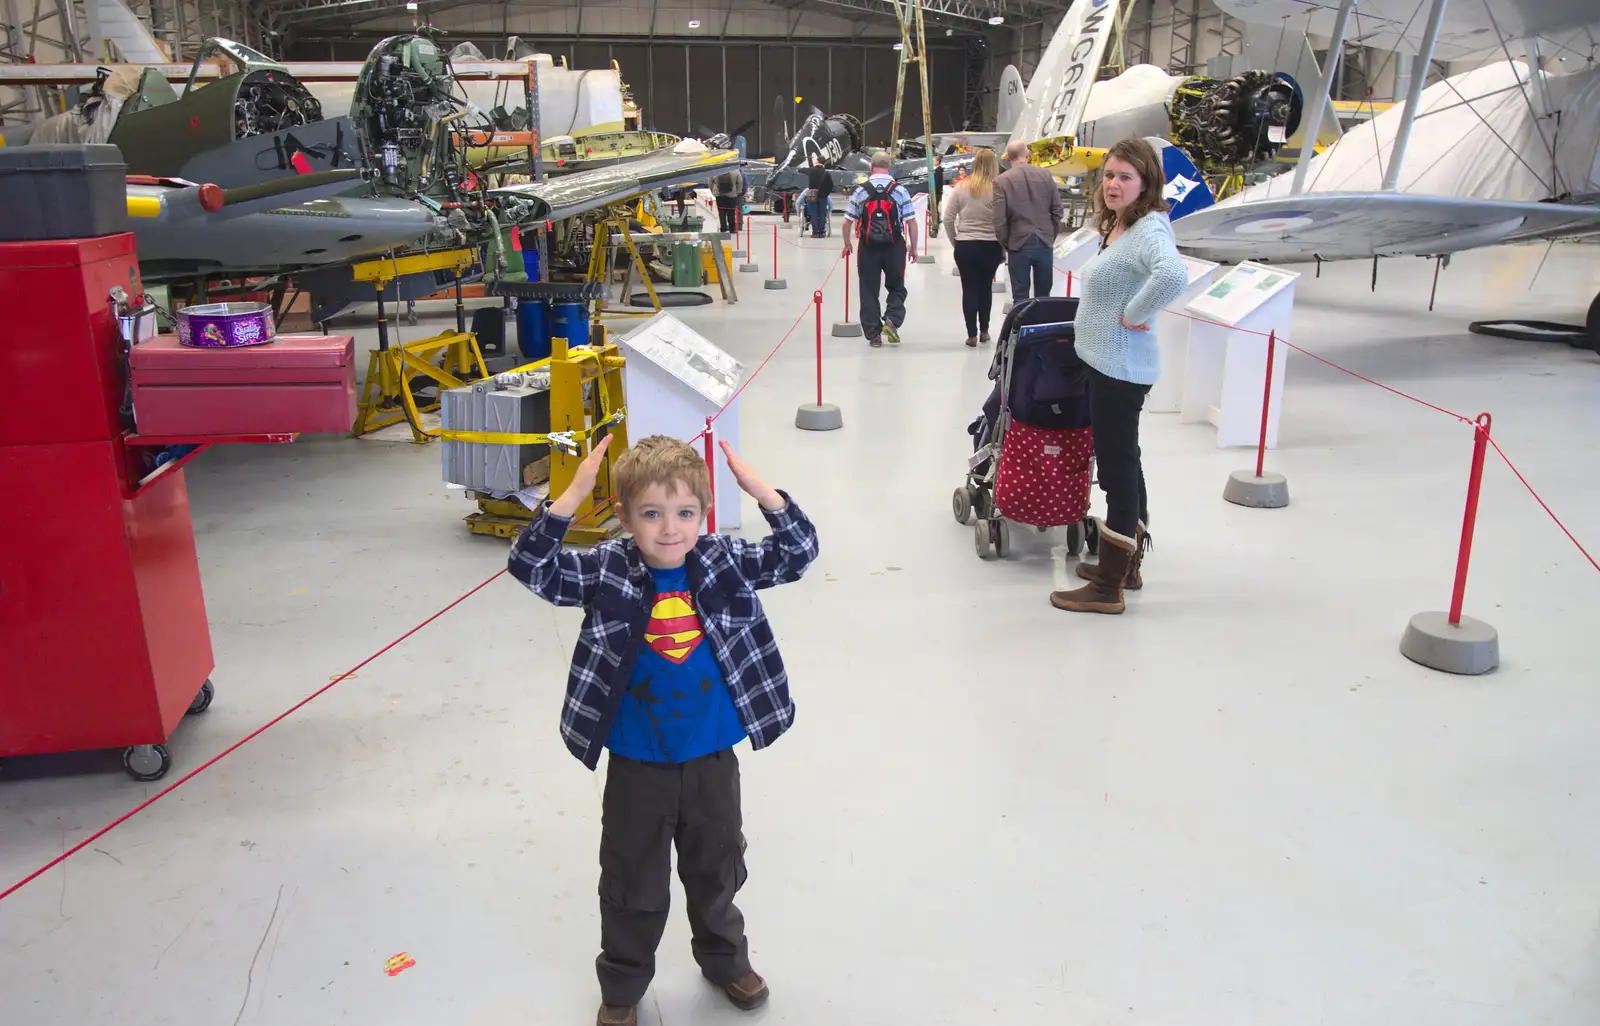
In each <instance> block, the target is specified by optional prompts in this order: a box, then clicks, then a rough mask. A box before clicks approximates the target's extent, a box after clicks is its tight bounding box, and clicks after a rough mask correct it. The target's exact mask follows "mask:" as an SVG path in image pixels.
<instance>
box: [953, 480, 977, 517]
mask: <svg viewBox="0 0 1600 1026" xmlns="http://www.w3.org/2000/svg"><path fill="white" fill-rule="evenodd" d="M950 512H952V513H954V514H955V516H956V523H958V524H961V525H963V526H965V525H967V524H970V523H972V495H971V493H970V492H969V491H968V489H967V486H966V485H962V486H961V487H960V488H957V489H956V490H955V493H954V494H952V495H951V496H950Z"/></svg>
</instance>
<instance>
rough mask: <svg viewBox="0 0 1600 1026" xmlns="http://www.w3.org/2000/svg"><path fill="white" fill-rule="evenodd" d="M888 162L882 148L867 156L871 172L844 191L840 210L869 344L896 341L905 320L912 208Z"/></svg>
mask: <svg viewBox="0 0 1600 1026" xmlns="http://www.w3.org/2000/svg"><path fill="white" fill-rule="evenodd" d="M893 166H894V164H893V162H892V161H891V160H890V159H889V155H888V154H887V153H885V152H883V151H882V150H879V151H878V152H877V153H874V154H873V155H872V173H871V175H870V176H869V177H868V178H867V180H866V181H865V182H862V183H861V184H860V185H858V186H856V187H855V190H854V191H853V192H851V193H850V206H849V207H848V208H847V209H846V210H845V212H844V255H845V256H846V257H849V256H850V251H851V250H852V249H859V250H860V255H859V256H858V257H857V258H856V267H857V269H858V280H859V281H860V283H861V332H862V334H864V335H866V337H867V344H868V345H870V346H874V347H877V346H881V345H883V340H884V339H888V340H889V344H890V345H899V344H900V325H902V324H904V323H905V320H906V261H907V259H909V257H910V254H911V253H913V252H915V251H916V248H917V208H916V206H915V205H914V204H913V203H912V202H911V194H910V193H909V192H907V191H906V187H905V186H903V185H901V184H900V183H899V182H896V181H895V180H894V175H892V174H890V173H889V170H890V168H892V167H893ZM882 285H887V286H888V288H889V306H888V309H887V310H885V311H883V313H882V315H881V318H880V314H879V310H878V289H879V287H880V286H882Z"/></svg>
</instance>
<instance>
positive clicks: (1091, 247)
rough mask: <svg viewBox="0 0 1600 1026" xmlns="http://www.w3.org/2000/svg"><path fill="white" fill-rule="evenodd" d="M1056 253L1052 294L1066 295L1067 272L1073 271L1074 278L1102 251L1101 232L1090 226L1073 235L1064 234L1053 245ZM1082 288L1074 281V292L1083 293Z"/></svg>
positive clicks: (1075, 293)
mask: <svg viewBox="0 0 1600 1026" xmlns="http://www.w3.org/2000/svg"><path fill="white" fill-rule="evenodd" d="M1051 250H1052V251H1053V253H1054V263H1055V268H1056V269H1055V275H1054V277H1053V278H1052V279H1051V281H1050V294H1051V295H1052V296H1064V295H1066V294H1067V272H1068V271H1070V272H1072V275H1073V277H1074V278H1076V277H1077V274H1078V272H1079V271H1081V270H1083V265H1084V264H1086V263H1088V262H1089V259H1090V258H1091V257H1093V256H1094V255H1095V254H1096V253H1098V252H1100V233H1099V232H1097V231H1095V230H1094V229H1093V228H1090V227H1087V226H1085V227H1083V228H1079V229H1078V230H1077V231H1075V232H1073V233H1072V234H1071V235H1063V236H1061V237H1060V238H1059V239H1057V240H1056V242H1055V245H1054V246H1052V247H1051ZM1082 292H1083V290H1082V289H1080V288H1078V286H1077V283H1076V282H1074V284H1073V287H1072V294H1073V295H1074V296H1077V295H1081V294H1082Z"/></svg>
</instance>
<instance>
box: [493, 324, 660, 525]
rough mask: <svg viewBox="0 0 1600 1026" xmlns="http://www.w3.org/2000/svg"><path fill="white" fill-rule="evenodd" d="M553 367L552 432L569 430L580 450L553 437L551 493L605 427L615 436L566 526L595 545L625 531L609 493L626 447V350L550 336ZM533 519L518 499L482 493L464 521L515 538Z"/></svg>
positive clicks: (567, 480) (564, 485)
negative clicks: (589, 388)
mask: <svg viewBox="0 0 1600 1026" xmlns="http://www.w3.org/2000/svg"><path fill="white" fill-rule="evenodd" d="M601 331H602V333H604V332H605V329H604V328H603V327H602V328H601ZM541 362H543V361H541ZM549 368H550V432H549V434H550V435H555V434H563V433H567V432H570V433H571V436H572V438H573V440H574V441H576V442H577V445H576V448H577V451H576V452H568V451H567V450H565V449H563V448H562V447H561V446H560V445H558V444H556V443H555V442H553V441H552V442H550V492H549V494H550V495H551V496H552V497H554V496H558V495H561V494H562V493H563V492H565V491H566V490H567V489H568V488H569V487H571V485H572V479H573V478H574V477H575V476H576V475H577V471H578V464H580V463H582V462H583V460H584V458H585V457H586V456H588V455H589V452H590V451H591V450H592V449H593V448H594V446H595V444H596V443H597V436H598V435H599V434H600V432H601V430H602V429H604V430H605V431H606V432H607V433H608V434H609V435H610V436H611V439H612V441H611V446H610V448H608V449H607V450H606V455H605V459H604V461H603V463H602V464H601V467H600V472H599V474H597V475H596V476H595V485H594V490H593V491H591V492H590V493H589V494H588V495H586V496H584V499H583V502H581V503H580V504H579V505H578V509H577V512H576V513H575V514H574V518H573V522H572V526H571V527H570V528H568V529H567V541H569V542H572V543H576V544H579V545H596V544H599V543H600V542H603V541H606V540H607V539H610V538H614V537H616V536H617V535H618V534H620V533H621V531H622V525H621V523H620V522H619V521H618V520H617V518H616V515H615V513H614V512H613V510H612V505H611V496H612V495H613V494H614V493H615V491H616V478H615V475H614V472H613V467H614V465H615V463H616V460H617V459H618V458H619V457H621V455H622V454H623V453H624V452H627V450H628V421H627V417H626V407H625V405H624V395H623V390H622V368H623V357H622V351H621V350H620V349H618V348H617V346H616V344H615V343H613V342H611V341H609V340H607V341H605V342H602V343H601V344H600V345H589V346H569V345H568V344H567V340H566V339H564V338H557V339H552V340H551V344H550V359H549ZM589 381H592V382H594V394H593V402H592V403H589V404H585V403H584V400H583V386H584V383H585V382H589ZM469 434H470V433H469ZM545 437H546V438H548V437H549V435H546V436H545ZM531 519H532V514H531V513H530V512H529V511H528V509H527V508H526V507H524V506H523V505H522V503H521V502H520V501H518V500H516V499H489V498H480V499H479V500H478V512H477V513H473V514H470V515H469V516H467V517H466V523H467V530H469V531H471V532H472V533H473V534H482V535H492V536H494V537H498V538H514V537H516V535H517V533H518V532H520V531H521V530H522V528H523V527H524V526H525V525H526V524H527V523H528V522H529V521H530V520H531Z"/></svg>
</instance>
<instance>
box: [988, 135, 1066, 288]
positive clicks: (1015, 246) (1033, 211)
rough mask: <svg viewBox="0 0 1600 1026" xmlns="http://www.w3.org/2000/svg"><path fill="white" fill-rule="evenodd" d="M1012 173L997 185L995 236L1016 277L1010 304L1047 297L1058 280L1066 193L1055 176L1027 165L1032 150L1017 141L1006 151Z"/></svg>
mask: <svg viewBox="0 0 1600 1026" xmlns="http://www.w3.org/2000/svg"><path fill="white" fill-rule="evenodd" d="M1006 160H1007V162H1008V163H1010V165H1011V166H1010V168H1008V169H1007V170H1006V171H1005V172H1004V173H1003V174H1001V175H1000V177H999V178H997V179H995V182H994V237H995V238H996V239H998V240H999V242H1000V245H1002V246H1004V247H1005V249H1006V267H1007V269H1008V270H1010V272H1011V302H1012V303H1013V304H1015V303H1020V302H1022V301H1023V300H1024V299H1027V298H1028V280H1029V278H1030V276H1031V278H1032V279H1033V295H1034V298H1038V297H1040V296H1048V295H1049V294H1050V284H1051V282H1052V281H1054V279H1055V264H1054V256H1055V253H1054V249H1053V247H1054V245H1055V241H1056V230H1057V229H1058V228H1059V227H1060V225H1061V189H1060V187H1059V186H1058V185H1057V184H1056V179H1055V176H1054V175H1052V174H1051V173H1050V172H1048V171H1046V170H1045V169H1044V168H1042V167H1039V166H1038V165H1036V164H1030V163H1028V147H1027V145H1026V144H1025V143H1023V142H1021V141H1018V140H1014V141H1012V142H1011V144H1010V145H1008V146H1007V147H1006Z"/></svg>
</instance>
